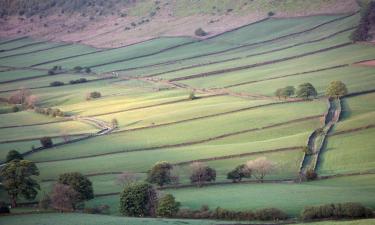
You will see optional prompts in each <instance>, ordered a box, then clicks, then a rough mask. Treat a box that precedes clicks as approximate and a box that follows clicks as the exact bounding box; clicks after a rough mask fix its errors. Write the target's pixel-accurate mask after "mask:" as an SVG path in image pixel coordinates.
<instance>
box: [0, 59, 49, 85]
mask: <svg viewBox="0 0 375 225" xmlns="http://www.w3.org/2000/svg"><path fill="white" fill-rule="evenodd" d="M0 62H1V60H0ZM43 75H47V72H46V71H38V70H26V69H25V70H11V71H3V72H0V81H1V82H9V81H12V80H15V79H24V78H30V77H36V76H43ZM3 88H4V89H8V87H7V86H5V85H2V89H3Z"/></svg>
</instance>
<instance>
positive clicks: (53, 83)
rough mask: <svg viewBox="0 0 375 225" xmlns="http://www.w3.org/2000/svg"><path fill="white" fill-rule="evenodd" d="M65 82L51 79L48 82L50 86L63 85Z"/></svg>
mask: <svg viewBox="0 0 375 225" xmlns="http://www.w3.org/2000/svg"><path fill="white" fill-rule="evenodd" d="M64 84H65V83H64V82H61V81H53V82H51V83H50V84H49V86H51V87H58V86H63V85H64Z"/></svg>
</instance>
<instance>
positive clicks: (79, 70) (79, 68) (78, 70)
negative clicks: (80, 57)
mask: <svg viewBox="0 0 375 225" xmlns="http://www.w3.org/2000/svg"><path fill="white" fill-rule="evenodd" d="M82 69H83V68H82V67H81V66H76V67H74V68H73V70H74V71H75V72H77V73H78V72H81V70H82Z"/></svg>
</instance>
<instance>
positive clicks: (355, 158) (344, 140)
mask: <svg viewBox="0 0 375 225" xmlns="http://www.w3.org/2000/svg"><path fill="white" fill-rule="evenodd" d="M374 134H375V129H374V128H372V129H368V130H363V131H358V132H355V133H348V134H342V135H337V136H332V137H329V138H328V144H327V147H326V149H325V150H324V151H323V153H322V154H321V160H320V163H319V167H318V171H319V173H320V174H335V173H352V172H365V171H374V168H375V152H374V144H375V140H374V138H373V137H374Z"/></svg>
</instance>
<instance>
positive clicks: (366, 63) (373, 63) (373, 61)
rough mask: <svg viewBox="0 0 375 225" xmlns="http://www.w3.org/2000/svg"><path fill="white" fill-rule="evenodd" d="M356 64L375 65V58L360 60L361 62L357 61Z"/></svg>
mask: <svg viewBox="0 0 375 225" xmlns="http://www.w3.org/2000/svg"><path fill="white" fill-rule="evenodd" d="M356 65H360V66H375V60H369V61H364V62H359V63H356Z"/></svg>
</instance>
